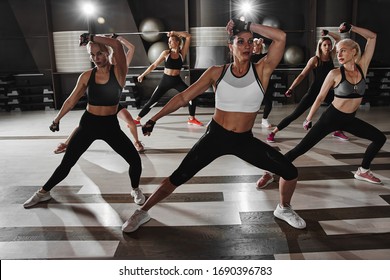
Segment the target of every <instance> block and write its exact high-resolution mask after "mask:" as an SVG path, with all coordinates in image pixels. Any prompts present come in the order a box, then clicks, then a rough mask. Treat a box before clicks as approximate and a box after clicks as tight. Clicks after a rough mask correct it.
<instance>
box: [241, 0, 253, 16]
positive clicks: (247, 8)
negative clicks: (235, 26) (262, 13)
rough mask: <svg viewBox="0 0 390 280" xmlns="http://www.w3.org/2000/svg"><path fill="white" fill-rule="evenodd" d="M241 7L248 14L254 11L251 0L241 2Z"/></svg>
mask: <svg viewBox="0 0 390 280" xmlns="http://www.w3.org/2000/svg"><path fill="white" fill-rule="evenodd" d="M240 9H241V13H243V14H244V15H246V14H249V13H251V12H252V9H253V6H252V4H251V3H249V2H244V3H242V4H241V8H240Z"/></svg>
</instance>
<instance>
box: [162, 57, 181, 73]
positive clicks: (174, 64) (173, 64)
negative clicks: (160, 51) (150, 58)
mask: <svg viewBox="0 0 390 280" xmlns="http://www.w3.org/2000/svg"><path fill="white" fill-rule="evenodd" d="M182 67H183V57H182V56H181V54H179V57H178V58H177V59H173V58H172V57H171V54H169V55H168V56H167V58H166V59H165V68H168V69H177V70H180V69H181V68H182Z"/></svg>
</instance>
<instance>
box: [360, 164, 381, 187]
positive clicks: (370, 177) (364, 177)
mask: <svg viewBox="0 0 390 280" xmlns="http://www.w3.org/2000/svg"><path fill="white" fill-rule="evenodd" d="M354 177H355V179H358V180H361V181H366V182H369V183H373V184H382V181H381V180H380V179H379V178H377V177H375V176H374V174H372V172H371V170H367V171H366V172H363V171H362V170H361V168H360V167H359V168H358V170H357V171H356V173H355V176H354Z"/></svg>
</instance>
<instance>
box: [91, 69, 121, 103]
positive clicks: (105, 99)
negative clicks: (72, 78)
mask: <svg viewBox="0 0 390 280" xmlns="http://www.w3.org/2000/svg"><path fill="white" fill-rule="evenodd" d="M96 71H97V68H96V67H95V68H93V69H92V73H91V77H89V80H88V88H87V98H88V103H89V104H91V105H94V106H114V105H117V104H118V103H119V100H120V98H121V94H122V87H121V86H120V84H119V83H118V81H117V79H116V77H115V73H114V65H112V66H111V69H110V78H109V79H108V82H107V83H105V84H97V83H96V81H95V75H96Z"/></svg>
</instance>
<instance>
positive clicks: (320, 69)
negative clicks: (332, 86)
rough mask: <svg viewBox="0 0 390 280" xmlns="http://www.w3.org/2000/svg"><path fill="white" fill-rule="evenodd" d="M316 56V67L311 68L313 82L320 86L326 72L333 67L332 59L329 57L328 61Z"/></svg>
mask: <svg viewBox="0 0 390 280" xmlns="http://www.w3.org/2000/svg"><path fill="white" fill-rule="evenodd" d="M316 57H317V67H316V68H314V69H313V74H314V82H313V83H317V84H320V86H322V84H323V82H324V81H325V78H326V76H327V75H328V73H329V72H330V71H331V70H333V69H334V64H333V60H332V59H330V60H329V61H321V60H320V58H319V57H318V56H316Z"/></svg>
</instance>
